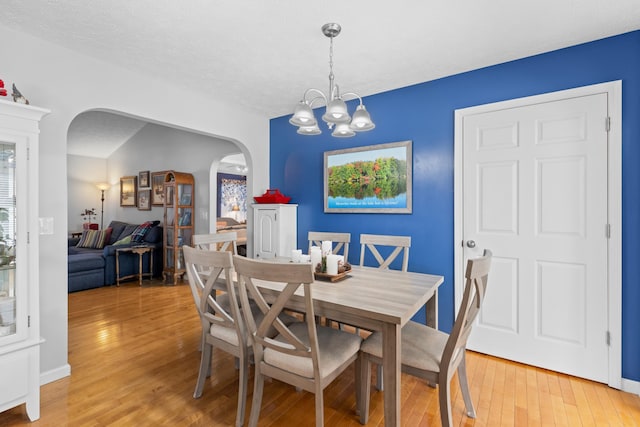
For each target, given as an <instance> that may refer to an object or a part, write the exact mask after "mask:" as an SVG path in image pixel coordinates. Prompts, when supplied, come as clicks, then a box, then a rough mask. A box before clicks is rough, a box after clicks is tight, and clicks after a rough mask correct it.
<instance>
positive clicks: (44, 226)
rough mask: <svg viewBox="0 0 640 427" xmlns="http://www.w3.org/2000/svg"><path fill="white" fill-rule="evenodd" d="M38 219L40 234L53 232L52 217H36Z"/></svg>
mask: <svg viewBox="0 0 640 427" xmlns="http://www.w3.org/2000/svg"><path fill="white" fill-rule="evenodd" d="M38 220H39V221H40V234H53V218H52V217H46V218H38Z"/></svg>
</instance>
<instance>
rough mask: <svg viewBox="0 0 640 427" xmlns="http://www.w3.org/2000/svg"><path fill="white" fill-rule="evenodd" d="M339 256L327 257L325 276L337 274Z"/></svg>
mask: <svg viewBox="0 0 640 427" xmlns="http://www.w3.org/2000/svg"><path fill="white" fill-rule="evenodd" d="M339 258H340V256H339V255H327V274H331V275H336V274H338V259H339Z"/></svg>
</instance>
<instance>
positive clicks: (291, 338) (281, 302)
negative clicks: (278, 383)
mask: <svg viewBox="0 0 640 427" xmlns="http://www.w3.org/2000/svg"><path fill="white" fill-rule="evenodd" d="M233 264H234V267H235V271H236V274H237V276H238V293H239V296H240V305H241V307H242V313H243V315H244V318H245V321H246V325H247V331H248V333H249V335H250V336H251V337H252V338H253V342H254V350H253V351H254V358H255V363H256V364H257V363H259V361H261V360H262V357H263V352H264V349H265V348H270V349H273V350H276V351H279V352H281V353H286V354H292V355H296V356H303V357H309V358H312V359H313V366H314V370H315V369H317V366H318V343H317V333H316V325H315V315H314V312H313V302H312V301H313V300H312V296H311V283H312V282H313V272H312V270H311V265H310V264H296V263H286V264H284V263H274V262H265V261H258V260H253V259H249V258H245V257H241V256H238V255H236V256H234V257H233ZM261 280H263V281H269V282H279V283H282V284H283V288H282V290H281V291H280V292H275V300H273V297H274V292H265V291H264V290H263V289H261V288H260V287H259V281H261ZM301 286H302V287H303V289H304V301H305V311H306V316H305V319H306V322H307V325H308V328H307V329H308V331H309V344H308V345H307V344H305V343H303V342H302V341H301V340H300V339H299V338H298V337H297V336H296V335H295V334H294V333H293V332H291V330H290V329H289V328H288V327H287V326H286V325H285V324H284V323H283V322H282V320H280V318H279V317H278V316H279V315H280V313H282V310H283V309H284V308H285V307H286V306H287V303H288V302H289V300H290V299H291V297H292V296H293V295H294V293H295V292H296V291H297V290H298V288H300V287H301ZM267 293H268V294H269V295H270V296H271V298H269V299H270V301H272V302H271V304H269V303H268V302H267V297H266V294H267ZM249 298H252V299H253V300H254V301H255V303H256V304H257V305H258V307H260V310H261V311H262V313H263V314H264V317H263V319H262V321H261V322H260V323H259V324H257V323H256V319H255V318H254V316H253V313H252V311H251V309H250V306H249ZM273 328H275V329H276V330H277V331H278V333H279V334H280V336H281V337H282V338H283V340H284V342H280V341H275V340H274V339H272V338H271V337H270V333H269V331H270V330H273Z"/></svg>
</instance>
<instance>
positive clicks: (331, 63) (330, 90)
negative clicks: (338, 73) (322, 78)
mask: <svg viewBox="0 0 640 427" xmlns="http://www.w3.org/2000/svg"><path fill="white" fill-rule="evenodd" d="M329 40H330V42H329V100H331V99H333V81H334V77H335V76H334V75H333V37H329Z"/></svg>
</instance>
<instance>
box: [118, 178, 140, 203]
mask: <svg viewBox="0 0 640 427" xmlns="http://www.w3.org/2000/svg"><path fill="white" fill-rule="evenodd" d="M137 181H138V177H137V176H123V177H122V178H120V206H123V207H134V208H135V207H136V206H137V204H138V192H137V190H138V188H137V187H138V182H137Z"/></svg>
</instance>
